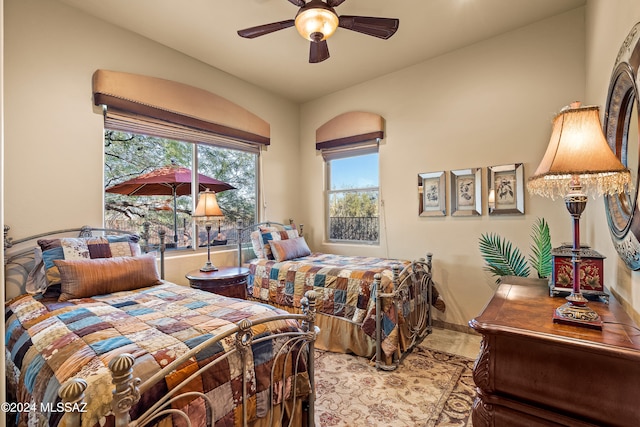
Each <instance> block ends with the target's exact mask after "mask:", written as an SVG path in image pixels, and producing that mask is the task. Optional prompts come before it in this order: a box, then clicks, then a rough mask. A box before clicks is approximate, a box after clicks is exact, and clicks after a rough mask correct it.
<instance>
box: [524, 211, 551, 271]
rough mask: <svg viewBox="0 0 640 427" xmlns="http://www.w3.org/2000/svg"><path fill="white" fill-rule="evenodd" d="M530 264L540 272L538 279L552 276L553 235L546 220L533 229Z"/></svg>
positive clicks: (536, 223)
mask: <svg viewBox="0 0 640 427" xmlns="http://www.w3.org/2000/svg"><path fill="white" fill-rule="evenodd" d="M529 249H530V250H531V253H530V254H529V264H531V265H532V266H533V268H534V269H535V270H536V271H537V272H538V278H539V279H544V278H547V277H549V276H551V270H552V262H553V257H552V255H551V250H552V248H551V233H550V232H549V224H547V222H546V221H545V220H544V218H538V220H537V221H536V222H535V224H533V226H532V227H531V246H530V247H529Z"/></svg>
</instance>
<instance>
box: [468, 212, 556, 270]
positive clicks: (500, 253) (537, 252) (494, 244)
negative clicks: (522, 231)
mask: <svg viewBox="0 0 640 427" xmlns="http://www.w3.org/2000/svg"><path fill="white" fill-rule="evenodd" d="M529 248H530V251H531V252H530V254H529V259H528V262H527V259H526V258H525V257H524V255H523V254H522V252H521V251H520V250H519V249H518V248H517V247H516V246H514V245H513V244H512V243H511V242H510V241H509V240H507V239H506V238H504V237H501V236H499V235H498V234H496V233H483V234H482V235H481V236H480V241H479V249H480V253H481V254H482V257H483V258H484V261H485V267H484V270H485V271H488V272H489V273H491V274H492V275H494V276H497V280H496V283H500V282H502V281H505V278H506V277H507V276H508V277H509V279H508V280H509V281H510V283H513V282H514V281H518V282H522V280H521V279H520V280H518V279H515V278H517V277H529V275H530V273H531V268H530V267H532V268H533V270H534V271H535V272H536V275H537V279H538V280H536V283H547V282H548V278H549V276H551V271H552V268H553V267H552V260H553V258H552V255H551V250H552V248H551V233H550V231H549V224H547V222H546V221H545V220H544V218H538V219H537V221H536V222H535V223H534V224H533V225H532V227H531V245H530V246H529ZM514 277H515V278H514ZM534 279H536V278H534ZM529 282H531V281H529Z"/></svg>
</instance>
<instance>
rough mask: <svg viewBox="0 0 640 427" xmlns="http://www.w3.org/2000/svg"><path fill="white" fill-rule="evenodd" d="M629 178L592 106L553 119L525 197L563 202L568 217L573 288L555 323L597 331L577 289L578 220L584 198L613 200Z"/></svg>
mask: <svg viewBox="0 0 640 427" xmlns="http://www.w3.org/2000/svg"><path fill="white" fill-rule="evenodd" d="M630 182H631V175H630V173H629V169H627V168H626V167H625V166H624V165H623V164H622V163H620V160H619V159H618V158H617V157H616V155H615V154H614V153H613V151H611V148H609V145H608V144H607V140H606V139H605V136H604V134H603V132H602V126H601V124H600V115H599V112H598V107H597V106H584V107H583V106H581V105H580V103H579V102H575V103H572V104H571V105H569V106H567V107H564V108H563V109H562V110H561V111H560V113H558V115H556V117H555V119H554V120H553V128H552V131H551V139H550V141H549V146H548V147H547V151H546V152H545V154H544V157H543V158H542V161H541V162H540V165H539V166H538V169H536V171H535V173H534V174H533V176H532V177H531V178H529V181H528V183H527V189H528V190H529V192H530V193H533V194H537V195H539V196H543V197H551V198H552V199H555V197H563V198H564V201H565V205H566V207H567V210H568V211H569V214H571V217H572V218H573V247H572V250H571V263H572V270H573V283H572V290H571V294H570V295H569V296H568V297H567V302H566V303H565V304H563V305H562V306H560V307H558V308H557V309H556V310H555V312H554V315H553V321H554V322H556V323H565V324H572V325H579V326H584V327H588V328H593V329H602V320H601V319H600V316H598V314H597V313H596V312H595V311H594V310H593V309H591V308H590V307H589V306H588V305H587V302H588V301H587V299H586V298H585V297H584V295H582V292H581V289H580V215H581V214H582V212H583V211H584V209H585V207H586V205H587V196H588V195H591V196H593V197H594V198H595V197H596V196H601V195H604V194H609V195H615V194H619V193H622V192H623V191H625V190H626V189H628V187H629V185H630Z"/></svg>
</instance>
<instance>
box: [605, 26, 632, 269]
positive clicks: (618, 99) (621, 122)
mask: <svg viewBox="0 0 640 427" xmlns="http://www.w3.org/2000/svg"><path fill="white" fill-rule="evenodd" d="M639 39H640V23H638V24H636V25H635V26H634V27H633V29H632V30H631V32H630V33H629V35H628V36H627V38H626V39H625V41H624V43H623V44H622V47H621V48H620V51H619V52H618V57H617V58H616V63H615V66H614V68H613V74H612V76H611V82H610V83H609V95H608V98H607V105H606V109H605V116H604V131H605V135H606V137H607V141H608V143H609V146H610V147H611V149H612V150H613V152H614V153H616V155H617V156H618V158H619V159H620V161H621V162H622V164H624V165H625V166H626V167H628V168H629V170H630V171H631V176H632V178H631V179H632V181H631V182H632V183H633V188H632V189H631V190H630V191H628V192H626V193H624V194H620V195H617V196H605V211H606V213H607V222H608V224H609V231H610V232H611V237H612V239H613V244H614V246H615V248H616V250H617V251H618V254H620V257H621V258H622V259H623V260H624V261H625V263H626V264H627V266H629V268H631V269H633V270H639V269H640V207H639V206H638V197H639V196H640V194H639V192H638V187H639V186H638V184H639V182H638V177H639V176H640V170H639V168H640V160H639V159H640V146H639V140H638V105H640V104H639V100H638V96H639V92H638V86H639V84H638V83H639V81H638V71H639V70H638V68H639V66H640V43H639Z"/></svg>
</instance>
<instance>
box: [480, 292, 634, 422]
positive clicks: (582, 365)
mask: <svg viewBox="0 0 640 427" xmlns="http://www.w3.org/2000/svg"><path fill="white" fill-rule="evenodd" d="M563 303H564V298H562V297H555V298H551V297H549V289H548V288H547V287H546V286H523V285H510V284H502V285H500V286H499V287H498V289H497V290H496V293H495V295H494V296H493V298H492V300H491V301H490V302H489V304H488V305H487V306H486V307H485V309H484V310H483V312H482V314H480V316H478V317H476V318H475V319H473V320H472V321H470V322H469V325H470V326H471V327H472V328H473V329H475V330H476V331H477V332H479V333H480V334H482V336H483V337H482V345H481V349H480V354H479V355H478V358H477V360H476V363H475V367H474V372H473V378H474V381H475V383H476V386H477V391H478V397H477V398H476V400H475V402H474V407H473V425H474V427H484V426H509V427H513V426H527V427H530V426H557V425H564V426H571V427H574V426H629V427H631V426H640V330H638V329H635V328H634V327H633V326H635V324H634V323H633V321H632V320H631V319H630V318H629V316H627V315H626V313H624V311H623V310H622V307H621V306H620V305H619V304H618V303H617V302H616V300H615V298H611V301H610V303H609V304H608V305H607V304H605V303H603V302H590V304H589V305H590V307H591V308H593V309H594V310H595V311H596V312H598V314H599V315H600V316H601V317H602V320H603V321H604V322H605V323H604V326H603V330H602V331H596V330H592V329H587V328H581V327H577V326H571V325H562V324H556V323H553V321H552V314H553V311H554V310H555V308H556V307H557V306H559V305H561V304H563ZM609 322H611V323H609ZM622 324H624V325H633V326H623V325H622Z"/></svg>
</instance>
